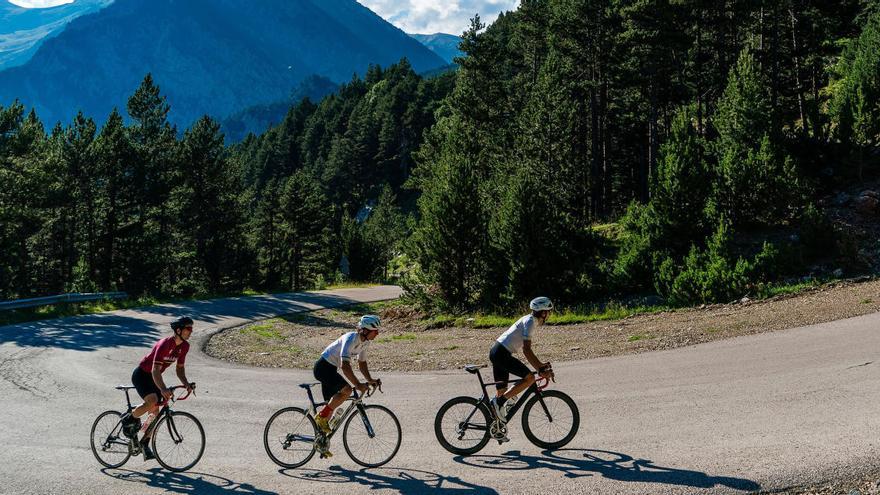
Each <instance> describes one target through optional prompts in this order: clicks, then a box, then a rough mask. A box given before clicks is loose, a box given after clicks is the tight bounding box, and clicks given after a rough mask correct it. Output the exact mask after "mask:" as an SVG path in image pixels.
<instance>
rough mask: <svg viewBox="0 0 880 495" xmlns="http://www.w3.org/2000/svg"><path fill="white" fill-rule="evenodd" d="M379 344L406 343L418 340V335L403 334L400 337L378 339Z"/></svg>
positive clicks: (392, 336)
mask: <svg viewBox="0 0 880 495" xmlns="http://www.w3.org/2000/svg"><path fill="white" fill-rule="evenodd" d="M377 340H378V341H379V342H382V343H385V342H406V341H413V340H416V334H414V333H403V334H400V335H391V336H388V337H380V338H379V339H377Z"/></svg>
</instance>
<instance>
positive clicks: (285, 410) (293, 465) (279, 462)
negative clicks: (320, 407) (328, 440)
mask: <svg viewBox="0 0 880 495" xmlns="http://www.w3.org/2000/svg"><path fill="white" fill-rule="evenodd" d="M288 412H292V413H295V414H300V415H302V416H303V418H305V420H307V421H308V423H309V424H310V425H311V432H312V437H311V441H309V444H310V445H311V449H310V450H309V451H308V453H307V454H306V457H305V458H304V459H302V460H300V461H298V462H285V461H282V460H281V459H280V458H279V457H278V456H276V455H275V453H273V452H272V449H271V448H270V443H269V430H270V429H271V428H272V425H273V423H274V422H275V420H276V419H278V417H280V416H281V415H282V414H284V413H288ZM300 421H302V420H300ZM285 435H290V432H287V433H286V434H285ZM317 435H318V425H317V424H315V420H314V418H312V417H311V416H309V414H308V413H307V412H306V410H305V409H301V408H299V407H285V408H283V409H279V410H278V411H276V412H275V413H274V414H273V415H272V416H271V417H269V421H267V422H266V427H265V428H263V447H264V448H265V449H266V454H268V455H269V459H272V462H274V463H275V464H277V465H279V466H281V467H283V468H287V469H293V468H298V467H300V466H302V465H303V464H305V463H307V462H309V460H310V459H311V458H312V456H314V455H315V438H316V437H317ZM286 440H287V439H286V438H285V441H286ZM305 440H306V439H305V437H304V441H305ZM285 450H286V448H285Z"/></svg>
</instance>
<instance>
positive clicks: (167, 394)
mask: <svg viewBox="0 0 880 495" xmlns="http://www.w3.org/2000/svg"><path fill="white" fill-rule="evenodd" d="M172 395H174V393H173V392H171V390H169V389H167V388H163V389H162V398H163V399H165V400H169V399H171V396H172Z"/></svg>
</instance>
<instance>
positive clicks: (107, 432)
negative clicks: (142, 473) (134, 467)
mask: <svg viewBox="0 0 880 495" xmlns="http://www.w3.org/2000/svg"><path fill="white" fill-rule="evenodd" d="M121 418H122V413H120V412H117V411H104V412H102V413H101V414H99V415H98V417H97V418H96V419H95V422H94V423H92V432H91V436H90V438H89V443H90V444H91V446H92V453H93V454H95V459H97V460H98V462H100V463H101V465H103V466H106V467H108V468H112V469H115V468H118V467H120V466H122V465H123V464H125V463H126V462H127V461H128V458H129V457H131V452H130V451H129V450H128V444H129V439H128V437H126V436H125V434H124V433H123V432H122V421H121Z"/></svg>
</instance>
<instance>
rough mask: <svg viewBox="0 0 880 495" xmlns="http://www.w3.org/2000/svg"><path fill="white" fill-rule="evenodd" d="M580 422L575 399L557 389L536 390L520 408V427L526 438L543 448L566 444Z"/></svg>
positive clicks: (556, 447) (554, 447)
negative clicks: (521, 408)
mask: <svg viewBox="0 0 880 495" xmlns="http://www.w3.org/2000/svg"><path fill="white" fill-rule="evenodd" d="M580 424H581V417H580V412H578V408H577V405H576V404H575V403H574V400H573V399H572V398H571V397H569V396H568V395H566V394H564V393H562V392H560V391H558V390H545V391H543V392H540V393H538V394H535V395H534V396H533V397H532V398H531V399H529V401H528V402H527V403H526V405H525V407H524V408H523V414H522V427H523V432H524V433H525V434H526V438H528V439H529V441H530V442H532V443H533V444H535V445H537V446H538V447H541V448H544V449H558V448H560V447H563V446H565V445H566V444H568V442H570V441H571V440H572V439H573V438H574V436H575V435H576V434H577V431H578V427H579V426H580Z"/></svg>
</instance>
